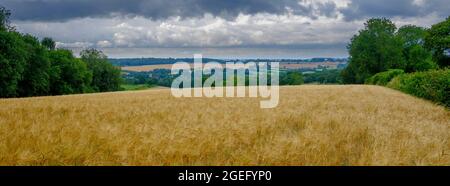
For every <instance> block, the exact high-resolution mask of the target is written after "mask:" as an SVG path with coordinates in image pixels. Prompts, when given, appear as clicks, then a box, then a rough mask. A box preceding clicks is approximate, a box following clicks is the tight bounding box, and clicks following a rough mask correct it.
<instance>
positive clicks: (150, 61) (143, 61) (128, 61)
mask: <svg viewBox="0 0 450 186" xmlns="http://www.w3.org/2000/svg"><path fill="white" fill-rule="evenodd" d="M109 61H110V62H111V63H112V64H113V65H116V66H142V65H164V64H174V63H176V62H180V61H182V62H188V63H193V62H194V59H193V58H122V59H113V58H112V59H109ZM212 61H214V62H218V63H226V62H237V61H242V62H244V63H245V62H250V61H252V62H280V63H302V62H347V58H310V59H226V60H225V59H213V58H203V62H204V63H207V62H212Z"/></svg>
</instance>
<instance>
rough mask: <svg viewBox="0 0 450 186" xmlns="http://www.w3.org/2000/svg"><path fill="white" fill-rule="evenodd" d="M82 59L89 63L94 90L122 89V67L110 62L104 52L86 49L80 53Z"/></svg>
mask: <svg viewBox="0 0 450 186" xmlns="http://www.w3.org/2000/svg"><path fill="white" fill-rule="evenodd" d="M80 55H81V59H82V60H83V61H84V62H86V63H87V65H88V68H89V70H90V71H91V72H92V75H93V78H92V84H91V87H92V89H93V90H94V91H99V92H107V91H117V90H120V83H121V76H120V69H119V68H118V67H115V66H113V65H112V64H111V63H109V61H108V58H107V57H106V55H105V54H103V52H101V51H99V50H96V49H86V50H83V51H81V53H80Z"/></svg>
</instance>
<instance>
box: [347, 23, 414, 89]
mask: <svg viewBox="0 0 450 186" xmlns="http://www.w3.org/2000/svg"><path fill="white" fill-rule="evenodd" d="M396 30H397V27H396V26H395V25H394V23H392V22H391V21H390V20H388V19H384V18H383V19H370V20H368V21H367V23H365V28H364V29H363V30H361V31H359V33H358V34H357V35H355V36H353V38H352V39H351V43H350V44H349V45H348V50H349V53H350V58H349V64H348V66H347V68H346V69H344V70H343V71H342V78H343V80H344V82H345V83H364V81H365V80H366V79H367V78H369V77H370V76H372V75H374V74H376V73H378V72H383V71H386V70H387V69H393V68H399V69H404V68H405V66H406V64H405V60H404V58H403V54H402V52H403V51H402V41H401V40H400V39H399V38H398V37H396V36H395V31H396Z"/></svg>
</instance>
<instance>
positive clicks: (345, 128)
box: [0, 85, 450, 165]
mask: <svg viewBox="0 0 450 186" xmlns="http://www.w3.org/2000/svg"><path fill="white" fill-rule="evenodd" d="M259 101H260V100H259V99H256V98H174V97H172V95H171V93H170V90H169V89H154V90H153V89H151V90H144V91H135V92H115V93H99V94H84V95H69V96H54V97H37V98H21V99H0V138H1V140H0V165H450V111H448V110H446V109H445V108H444V107H441V106H437V105H434V104H433V103H431V102H428V101H425V100H422V99H418V98H415V97H412V96H410V95H406V94H403V93H401V92H398V91H395V90H391V89H387V88H383V87H378V86H365V85H359V86H357V85H355V86H351V85H346V86H314V85H311V86H306V85H305V86H293V87H282V88H281V90H280V104H279V105H278V107H277V108H275V109H260V107H259Z"/></svg>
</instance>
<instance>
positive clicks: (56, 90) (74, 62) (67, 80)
mask: <svg viewBox="0 0 450 186" xmlns="http://www.w3.org/2000/svg"><path fill="white" fill-rule="evenodd" d="M49 54H50V55H49V57H50V61H51V69H50V73H49V75H50V82H51V87H50V90H51V94H53V95H60V94H74V93H84V92H92V90H91V88H90V84H91V81H92V73H91V72H90V71H89V70H88V68H87V65H86V63H84V62H83V61H81V60H80V59H77V58H75V57H74V56H73V54H72V51H70V50H63V49H58V50H53V51H50V52H49Z"/></svg>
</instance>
